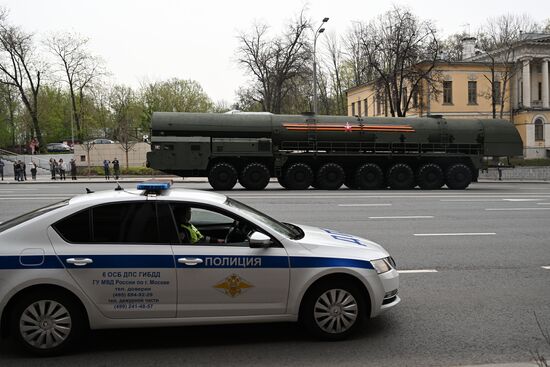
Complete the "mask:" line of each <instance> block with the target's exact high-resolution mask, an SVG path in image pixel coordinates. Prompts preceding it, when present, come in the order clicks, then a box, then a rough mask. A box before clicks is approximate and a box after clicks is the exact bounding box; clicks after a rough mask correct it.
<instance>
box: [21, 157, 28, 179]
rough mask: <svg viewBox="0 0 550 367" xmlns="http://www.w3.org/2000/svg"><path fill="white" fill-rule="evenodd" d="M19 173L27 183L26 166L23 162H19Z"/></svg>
mask: <svg viewBox="0 0 550 367" xmlns="http://www.w3.org/2000/svg"><path fill="white" fill-rule="evenodd" d="M21 173H22V174H23V178H24V179H25V181H27V164H26V163H25V161H23V162H21ZM21 181H23V180H21Z"/></svg>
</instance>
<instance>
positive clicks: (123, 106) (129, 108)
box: [110, 85, 143, 168]
mask: <svg viewBox="0 0 550 367" xmlns="http://www.w3.org/2000/svg"><path fill="white" fill-rule="evenodd" d="M110 106H111V110H112V114H113V119H114V121H115V136H114V137H115V139H116V140H118V142H119V144H120V146H121V148H122V150H124V153H125V158H126V168H128V166H129V164H128V152H129V151H130V150H132V148H133V147H134V145H135V144H136V143H137V142H138V141H141V136H140V132H141V129H140V127H139V122H140V116H141V115H142V113H143V109H142V106H141V105H140V103H139V100H138V98H137V96H136V94H135V92H134V91H133V90H132V88H130V87H126V86H123V85H116V86H114V87H113V89H111V94H110Z"/></svg>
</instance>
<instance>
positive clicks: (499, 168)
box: [497, 162, 504, 181]
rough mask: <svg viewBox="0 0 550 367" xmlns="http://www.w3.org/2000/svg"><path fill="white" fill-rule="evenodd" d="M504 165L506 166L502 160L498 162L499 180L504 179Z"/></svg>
mask: <svg viewBox="0 0 550 367" xmlns="http://www.w3.org/2000/svg"><path fill="white" fill-rule="evenodd" d="M502 166H504V164H503V163H502V162H498V164H497V171H498V180H499V181H502Z"/></svg>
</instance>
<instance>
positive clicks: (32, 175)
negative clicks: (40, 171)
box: [31, 161, 36, 180]
mask: <svg viewBox="0 0 550 367" xmlns="http://www.w3.org/2000/svg"><path fill="white" fill-rule="evenodd" d="M31 177H32V179H33V180H36V163H35V162H34V161H31Z"/></svg>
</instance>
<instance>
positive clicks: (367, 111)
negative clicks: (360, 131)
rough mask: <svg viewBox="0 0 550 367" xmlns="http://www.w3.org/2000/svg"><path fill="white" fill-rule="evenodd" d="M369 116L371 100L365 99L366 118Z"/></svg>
mask: <svg viewBox="0 0 550 367" xmlns="http://www.w3.org/2000/svg"><path fill="white" fill-rule="evenodd" d="M368 115H369V99H368V98H365V116H368Z"/></svg>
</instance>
